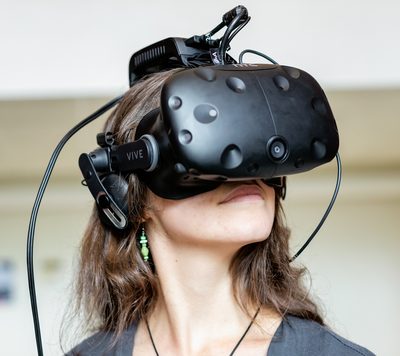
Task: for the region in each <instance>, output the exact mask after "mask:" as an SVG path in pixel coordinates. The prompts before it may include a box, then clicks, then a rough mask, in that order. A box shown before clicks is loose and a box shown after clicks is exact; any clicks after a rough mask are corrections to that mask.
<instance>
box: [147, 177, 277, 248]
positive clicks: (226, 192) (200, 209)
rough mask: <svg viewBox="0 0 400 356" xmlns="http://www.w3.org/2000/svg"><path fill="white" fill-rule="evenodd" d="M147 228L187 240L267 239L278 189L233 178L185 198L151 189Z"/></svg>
mask: <svg viewBox="0 0 400 356" xmlns="http://www.w3.org/2000/svg"><path fill="white" fill-rule="evenodd" d="M149 203H150V204H149V205H150V211H149V212H148V214H147V216H148V220H147V221H146V229H147V232H148V234H149V236H150V238H151V236H152V235H160V234H161V235H162V236H164V237H166V238H168V239H172V240H175V241H177V242H180V243H188V244H196V245H198V244H213V245H215V244H216V243H217V244H221V243H222V244H223V243H228V244H229V243H230V244H233V245H235V246H243V245H246V244H249V243H252V242H257V241H261V240H265V239H266V238H267V237H268V236H269V234H270V232H271V229H272V224H273V221H274V216H275V191H274V189H273V188H272V187H269V186H267V185H266V184H264V183H263V182H262V181H261V180H257V181H247V182H231V183H224V184H221V185H220V186H219V187H218V188H216V189H214V190H212V191H210V192H206V193H203V194H199V195H196V196H193V197H190V198H186V199H182V200H169V199H163V198H160V197H158V196H156V195H155V194H153V193H152V192H149Z"/></svg>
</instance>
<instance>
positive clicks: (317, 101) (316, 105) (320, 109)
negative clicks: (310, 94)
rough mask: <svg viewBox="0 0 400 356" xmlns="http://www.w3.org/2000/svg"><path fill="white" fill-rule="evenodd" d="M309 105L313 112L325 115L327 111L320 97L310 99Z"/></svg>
mask: <svg viewBox="0 0 400 356" xmlns="http://www.w3.org/2000/svg"><path fill="white" fill-rule="evenodd" d="M311 106H312V108H313V109H314V111H315V112H317V113H318V114H320V115H322V116H325V115H326V114H327V112H328V110H327V108H326V105H325V103H324V101H323V100H322V99H321V98H314V99H312V100H311Z"/></svg>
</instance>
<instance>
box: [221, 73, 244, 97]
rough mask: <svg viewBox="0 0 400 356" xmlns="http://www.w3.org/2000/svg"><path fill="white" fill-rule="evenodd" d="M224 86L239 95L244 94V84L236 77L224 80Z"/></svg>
mask: <svg viewBox="0 0 400 356" xmlns="http://www.w3.org/2000/svg"><path fill="white" fill-rule="evenodd" d="M226 85H227V86H228V88H229V89H231V90H233V91H234V92H236V93H239V94H241V93H244V92H245V90H246V84H244V81H243V80H241V79H239V78H236V77H229V78H228V79H227V80H226Z"/></svg>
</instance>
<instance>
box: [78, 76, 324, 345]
mask: <svg viewBox="0 0 400 356" xmlns="http://www.w3.org/2000/svg"><path fill="white" fill-rule="evenodd" d="M174 72H175V70H174V71H168V72H163V73H157V74H154V75H152V76H149V77H148V78H146V79H144V80H142V81H141V82H139V83H138V84H136V85H135V86H133V87H132V88H131V89H130V90H129V91H128V92H127V93H126V94H125V96H124V98H123V100H122V101H121V102H120V103H119V105H118V107H117V108H116V109H115V111H114V112H113V113H112V114H111V116H110V117H109V118H108V120H107V122H106V124H105V131H111V132H113V133H114V134H115V138H116V141H117V143H119V144H122V143H125V142H129V141H132V140H133V139H134V135H135V129H136V127H137V125H138V123H139V121H140V119H141V118H142V117H143V116H144V115H145V114H146V113H148V112H149V111H150V110H152V109H155V108H157V107H158V106H159V100H160V92H161V87H162V85H163V83H164V82H165V81H166V80H167V79H168V78H169V77H170V76H171V75H172V74H173V73H174ZM128 182H129V187H130V189H129V197H128V206H129V219H130V224H131V226H132V228H131V230H130V232H129V233H128V234H127V235H126V236H120V235H118V234H115V233H114V232H113V231H111V230H110V229H108V228H107V227H105V226H104V225H103V224H102V223H101V222H100V220H99V216H98V213H97V209H96V207H94V209H93V212H92V215H91V218H90V221H89V223H88V225H87V228H86V232H85V234H84V237H83V240H82V245H81V254H80V265H79V271H78V278H77V282H76V301H77V304H76V311H77V312H78V311H80V312H83V314H81V315H83V316H84V322H85V326H86V327H87V328H88V329H87V330H89V329H90V330H92V331H93V330H102V331H113V332H115V335H117V337H118V336H119V335H121V332H122V331H123V330H124V329H126V328H127V327H128V326H129V325H130V324H131V323H132V322H134V321H137V320H140V319H142V318H143V317H145V316H146V315H148V314H149V313H150V312H151V311H152V310H153V308H154V306H155V303H156V300H157V297H158V280H157V273H156V271H155V268H154V266H152V265H151V264H149V263H145V262H144V261H143V259H142V257H141V255H140V252H139V246H138V243H137V234H138V230H139V229H140V226H141V223H142V222H143V221H144V220H145V219H146V209H147V208H148V207H147V204H146V201H147V194H146V193H147V188H146V186H145V185H144V184H143V183H142V182H140V181H139V180H138V178H137V176H136V175H135V174H131V175H130V176H129V178H128ZM275 196H276V198H275V212H276V213H275V219H274V223H273V227H272V231H271V234H270V236H268V238H266V239H265V240H264V241H261V242H257V243H252V244H249V245H246V246H244V247H242V248H241V249H240V250H239V251H238V252H237V253H236V254H235V256H234V257H233V259H232V262H231V266H230V271H231V275H232V281H233V291H234V294H235V297H236V300H237V301H238V303H239V304H240V305H241V306H242V308H243V309H244V310H245V311H247V310H249V309H248V307H250V306H255V305H258V306H262V307H269V308H273V309H274V310H276V311H277V312H279V313H280V314H281V315H282V316H284V315H285V314H292V315H296V316H298V317H300V318H304V319H309V320H314V321H316V322H318V323H320V324H323V319H322V317H321V315H320V314H319V311H318V308H317V306H316V304H315V303H314V302H313V301H312V300H311V299H310V298H309V296H308V290H307V289H306V288H305V287H304V286H303V284H302V276H303V274H304V269H303V268H298V267H295V266H293V264H291V263H290V255H289V236H290V233H289V230H288V228H287V227H286V226H285V224H284V214H283V210H282V206H281V199H280V196H279V194H276V195H275Z"/></svg>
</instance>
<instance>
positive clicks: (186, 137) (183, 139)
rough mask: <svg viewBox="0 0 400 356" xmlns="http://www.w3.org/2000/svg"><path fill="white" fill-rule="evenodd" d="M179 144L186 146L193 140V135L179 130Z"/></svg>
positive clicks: (187, 131)
mask: <svg viewBox="0 0 400 356" xmlns="http://www.w3.org/2000/svg"><path fill="white" fill-rule="evenodd" d="M178 139H179V142H180V143H181V144H183V145H187V144H188V143H190V142H191V141H192V139H193V135H192V133H191V132H190V131H189V130H181V131H180V132H179V135H178Z"/></svg>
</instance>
